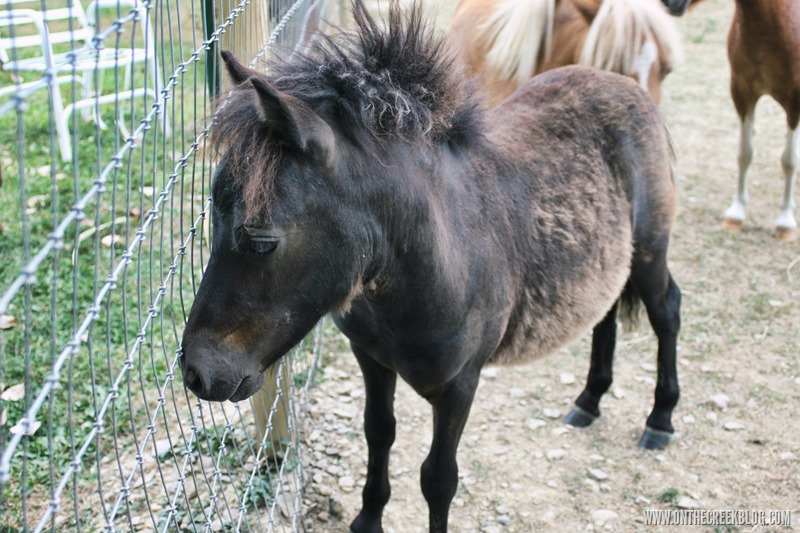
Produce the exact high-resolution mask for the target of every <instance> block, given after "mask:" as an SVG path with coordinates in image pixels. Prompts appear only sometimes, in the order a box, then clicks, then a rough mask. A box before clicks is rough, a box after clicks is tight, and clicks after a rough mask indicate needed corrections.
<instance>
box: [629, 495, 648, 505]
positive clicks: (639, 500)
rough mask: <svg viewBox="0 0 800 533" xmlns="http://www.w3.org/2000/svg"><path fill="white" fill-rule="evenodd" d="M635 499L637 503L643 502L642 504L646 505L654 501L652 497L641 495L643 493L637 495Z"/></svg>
mask: <svg viewBox="0 0 800 533" xmlns="http://www.w3.org/2000/svg"><path fill="white" fill-rule="evenodd" d="M633 501H634V502H635V503H642V504H645V505H650V504H651V503H652V501H651V500H650V498H647V497H645V496H641V495H639V496H637V497H636V498H635V499H634V500H633Z"/></svg>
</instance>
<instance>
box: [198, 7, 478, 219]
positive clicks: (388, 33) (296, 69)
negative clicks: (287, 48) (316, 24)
mask: <svg viewBox="0 0 800 533" xmlns="http://www.w3.org/2000/svg"><path fill="white" fill-rule="evenodd" d="M351 10H352V14H353V19H354V21H355V29H354V30H353V31H348V32H342V33H340V34H339V35H337V36H335V37H326V36H320V37H319V38H318V40H317V41H316V42H315V44H314V45H313V46H312V47H311V49H310V50H309V51H308V52H306V53H302V54H300V53H298V54H294V55H292V56H290V57H289V58H288V59H286V60H273V61H271V62H267V63H266V64H265V65H264V67H265V72H266V73H267V74H264V75H263V78H264V79H266V80H267V81H268V82H269V83H271V84H272V85H273V86H274V87H275V88H276V89H278V90H279V91H281V92H283V93H286V94H289V95H291V96H294V97H296V98H298V99H300V100H302V101H304V102H305V103H307V104H308V105H309V106H310V107H311V108H312V109H313V110H314V111H315V112H316V113H317V114H318V115H320V116H321V117H323V119H325V120H327V121H328V122H329V123H335V124H338V125H339V127H340V128H341V129H342V130H343V131H344V132H345V133H346V134H347V135H350V136H351V137H352V138H353V139H356V140H357V141H358V142H360V143H361V144H362V146H364V147H366V148H368V143H370V142H373V143H378V144H380V143H388V142H396V141H397V140H403V141H405V142H409V143H413V144H416V145H419V146H429V145H433V144H434V143H439V142H448V143H452V144H467V143H470V142H474V140H475V139H476V138H478V137H480V134H479V131H481V130H482V128H481V127H480V125H479V124H480V122H481V108H482V103H481V101H480V100H479V98H478V97H477V96H475V95H476V94H477V91H474V90H470V89H469V88H468V85H469V84H468V82H467V81H466V80H465V78H464V77H463V75H462V74H461V72H460V71H458V70H457V69H455V68H453V65H452V61H453V60H452V55H451V54H450V53H448V52H447V50H446V48H445V45H444V41H443V39H442V38H441V37H440V36H438V35H435V34H434V30H433V28H432V26H431V25H430V24H429V23H428V21H427V20H425V18H424V17H423V14H422V6H421V5H420V4H419V3H418V2H416V1H415V2H414V4H413V5H412V6H411V7H410V8H409V9H407V10H402V9H401V8H400V6H399V4H398V2H397V0H392V1H391V2H390V5H389V12H388V20H387V22H386V24H380V23H378V22H377V21H376V20H375V19H374V18H373V17H372V16H371V15H370V14H369V13H368V12H367V9H366V7H365V6H364V3H363V0H353V1H352V7H351ZM259 75H260V74H259ZM254 94H255V93H254V89H253V87H252V85H251V84H250V83H242V84H241V85H239V86H238V87H235V88H234V89H233V90H232V91H230V93H228V94H227V95H226V96H225V97H224V105H221V106H220V110H219V113H218V115H217V117H216V122H217V124H216V126H215V134H214V136H213V139H212V142H213V144H214V146H215V148H216V150H217V153H218V154H219V153H225V154H226V156H225V159H226V164H228V165H231V169H232V175H233V176H235V178H236V179H237V180H239V181H240V182H241V184H242V186H243V190H244V202H245V213H246V214H245V217H246V218H254V217H259V216H263V214H264V213H263V211H264V209H265V208H266V204H267V203H268V201H269V194H270V191H269V189H270V183H271V181H272V180H273V178H274V175H275V172H276V169H277V162H278V161H279V159H280V147H279V144H278V143H274V142H270V141H269V137H268V136H269V132H268V131H266V127H265V125H264V123H263V122H261V120H260V119H259V118H258V113H257V112H256V108H255V105H256V104H255V100H256V98H255V97H254Z"/></svg>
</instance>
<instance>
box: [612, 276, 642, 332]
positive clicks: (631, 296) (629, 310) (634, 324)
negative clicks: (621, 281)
mask: <svg viewBox="0 0 800 533" xmlns="http://www.w3.org/2000/svg"><path fill="white" fill-rule="evenodd" d="M641 310H642V300H641V299H640V298H639V295H638V294H636V291H635V290H634V288H633V285H631V282H630V280H628V282H627V283H626V284H625V288H624V289H622V294H621V295H620V297H619V309H618V311H617V317H619V321H620V322H622V328H623V330H624V331H633V330H635V329H636V328H638V327H639V316H640V314H641Z"/></svg>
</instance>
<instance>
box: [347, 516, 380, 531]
mask: <svg viewBox="0 0 800 533" xmlns="http://www.w3.org/2000/svg"><path fill="white" fill-rule="evenodd" d="M349 531H350V533H383V527H382V526H381V523H380V520H378V521H377V522H376V521H375V520H367V519H366V518H364V517H363V516H362V515H361V514H359V515H358V516H357V517H356V519H355V520H353V523H352V524H350V530H349Z"/></svg>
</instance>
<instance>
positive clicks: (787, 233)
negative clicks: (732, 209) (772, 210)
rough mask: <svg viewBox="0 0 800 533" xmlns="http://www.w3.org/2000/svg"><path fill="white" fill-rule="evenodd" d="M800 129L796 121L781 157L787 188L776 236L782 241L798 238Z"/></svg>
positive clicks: (788, 132)
mask: <svg viewBox="0 0 800 533" xmlns="http://www.w3.org/2000/svg"><path fill="white" fill-rule="evenodd" d="M799 143H800V127H798V124H797V121H795V124H794V127H793V128H792V127H791V126H790V129H789V130H788V131H787V133H786V148H785V149H784V151H783V157H781V163H782V166H783V179H784V180H785V183H786V187H785V188H784V190H783V203H782V204H781V214H780V216H779V217H778V221H777V223H776V230H775V236H776V237H777V238H779V239H781V240H792V239H794V238H795V237H797V220H795V218H794V206H795V204H794V182H795V177H796V175H797V166H798V162H800V154H798V151H800V145H799Z"/></svg>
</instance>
